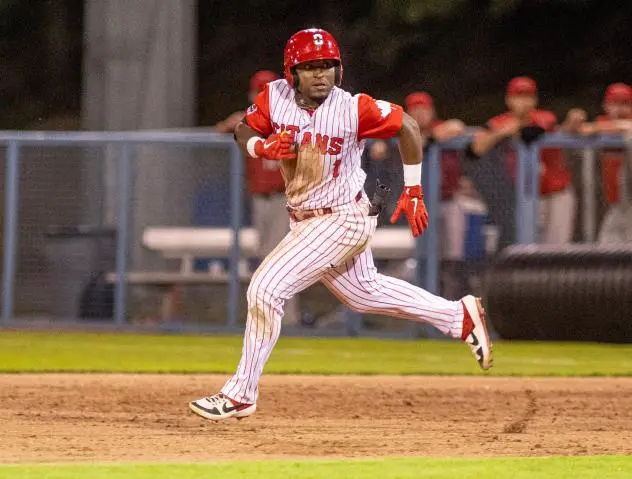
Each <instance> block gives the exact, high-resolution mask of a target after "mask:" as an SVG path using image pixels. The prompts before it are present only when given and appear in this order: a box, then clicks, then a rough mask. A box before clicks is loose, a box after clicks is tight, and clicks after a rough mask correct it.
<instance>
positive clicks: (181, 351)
mask: <svg viewBox="0 0 632 479" xmlns="http://www.w3.org/2000/svg"><path fill="white" fill-rule="evenodd" d="M241 342H242V338H241V337H237V336H175V335H174V336H169V335H133V334H115V333H105V334H97V333H50V332H16V331H4V332H0V372H49V371H50V372H53V371H55V372H57V371H76V372H81V371H90V372H145V373H157V372H160V373H177V372H181V373H223V374H225V373H230V372H232V371H233V369H234V368H235V366H236V364H237V361H238V359H239V355H240V353H241ZM494 351H495V366H494V368H493V369H492V372H491V373H490V374H492V375H517V376H522V375H525V376H607V375H610V376H630V375H632V345H608V344H590V343H538V342H508V341H505V342H503V341H499V342H497V343H496V344H495V347H494ZM266 372H267V373H282V374H291V373H297V374H480V370H479V369H478V366H477V365H476V363H475V361H474V359H473V358H472V356H471V353H470V352H469V350H468V348H467V346H465V345H463V344H460V343H459V342H458V341H394V340H380V339H346V338H345V339H342V338H341V339H316V338H283V337H282V338H281V340H280V341H279V343H278V345H277V347H276V348H275V350H274V352H273V353H272V357H271V360H270V362H269V364H268V366H267V367H266Z"/></svg>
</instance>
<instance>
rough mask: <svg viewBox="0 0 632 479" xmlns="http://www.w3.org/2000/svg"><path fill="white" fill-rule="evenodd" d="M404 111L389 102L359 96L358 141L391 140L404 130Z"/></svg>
mask: <svg viewBox="0 0 632 479" xmlns="http://www.w3.org/2000/svg"><path fill="white" fill-rule="evenodd" d="M403 122H404V110H403V109H402V107H401V106H399V105H395V104H394V103H390V102H388V101H383V100H374V99H373V98H371V97H370V96H369V95H365V94H360V95H358V140H365V139H367V138H391V137H393V136H395V135H396V134H397V133H398V132H399V130H401V129H402V124H403Z"/></svg>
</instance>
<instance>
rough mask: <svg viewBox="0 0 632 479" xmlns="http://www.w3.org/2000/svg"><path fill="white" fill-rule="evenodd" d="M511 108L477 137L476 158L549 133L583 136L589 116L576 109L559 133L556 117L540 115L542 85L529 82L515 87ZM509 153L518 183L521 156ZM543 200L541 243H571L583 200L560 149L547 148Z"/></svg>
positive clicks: (508, 101)
mask: <svg viewBox="0 0 632 479" xmlns="http://www.w3.org/2000/svg"><path fill="white" fill-rule="evenodd" d="M505 103H506V105H507V109H508V111H507V112H506V113H503V114H501V115H498V116H495V117H494V118H492V119H490V120H489V121H488V122H487V125H486V129H484V130H481V131H480V132H478V133H477V134H476V135H475V138H474V141H473V143H472V146H471V151H472V153H474V155H475V156H478V157H480V156H482V155H485V154H486V153H488V152H489V151H490V150H491V149H492V148H494V147H495V146H496V145H498V144H500V143H501V142H504V141H505V140H507V139H509V138H512V137H514V138H522V140H523V141H525V142H526V143H529V142H530V141H533V140H534V139H536V138H537V137H538V136H539V135H541V134H542V133H544V132H552V131H556V130H560V131H564V132H566V133H573V132H578V131H579V129H580V127H581V125H582V124H583V123H584V122H585V120H586V113H585V112H584V111H583V110H580V109H572V110H570V111H569V112H568V115H567V117H566V119H565V120H564V123H563V124H562V125H561V126H559V127H558V125H557V118H556V116H555V114H554V113H553V112H550V111H548V110H541V109H538V90H537V85H536V83H535V81H534V80H532V79H531V78H528V77H516V78H513V79H512V80H511V81H510V82H509V84H508V85H507V93H506V96H505ZM503 151H504V154H503V156H504V158H505V159H506V161H507V165H508V167H509V169H510V171H511V173H512V176H513V177H514V178H515V174H516V171H517V154H516V151H515V150H514V148H513V146H512V145H511V144H510V143H504V150H503ZM540 195H541V197H540V242H541V243H549V244H564V243H569V242H570V241H572V238H573V232H574V226H575V214H576V210H577V198H576V195H575V191H574V189H573V178H572V175H571V172H570V170H569V169H568V167H567V165H566V159H565V155H564V152H563V151H562V150H561V149H559V148H543V149H542V150H541V152H540Z"/></svg>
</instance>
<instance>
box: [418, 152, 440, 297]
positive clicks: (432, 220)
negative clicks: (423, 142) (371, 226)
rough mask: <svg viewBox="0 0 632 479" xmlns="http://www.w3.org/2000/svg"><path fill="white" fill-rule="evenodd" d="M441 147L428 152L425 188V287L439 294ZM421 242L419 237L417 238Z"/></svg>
mask: <svg viewBox="0 0 632 479" xmlns="http://www.w3.org/2000/svg"><path fill="white" fill-rule="evenodd" d="M439 151H440V149H439V147H438V146H437V145H433V146H431V147H430V150H429V152H428V159H427V161H426V165H424V166H426V167H427V168H428V173H427V176H426V178H427V182H426V190H425V198H426V204H427V207H428V228H427V229H426V231H425V232H424V236H426V272H425V273H426V274H425V278H424V280H425V281H424V284H425V289H427V290H428V291H430V292H431V293H433V294H439V229H438V222H439V218H440V215H439V208H441V204H440V198H439V191H440V190H441V175H440V173H439V172H440V168H441V165H440V164H439ZM417 242H419V239H417Z"/></svg>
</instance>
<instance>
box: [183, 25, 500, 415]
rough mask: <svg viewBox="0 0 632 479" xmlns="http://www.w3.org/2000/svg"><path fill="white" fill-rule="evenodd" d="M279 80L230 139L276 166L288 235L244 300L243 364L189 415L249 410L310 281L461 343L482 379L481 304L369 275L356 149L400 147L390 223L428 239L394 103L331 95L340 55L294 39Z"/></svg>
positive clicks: (417, 169)
mask: <svg viewBox="0 0 632 479" xmlns="http://www.w3.org/2000/svg"><path fill="white" fill-rule="evenodd" d="M284 69H285V78H284V79H282V80H277V81H274V82H271V83H268V84H267V85H266V87H265V89H264V91H263V92H262V93H261V94H260V95H258V96H257V99H256V100H255V102H254V104H253V105H252V106H251V107H250V108H249V109H248V111H247V114H246V117H245V119H244V122H243V123H241V124H240V125H238V127H237V128H236V130H235V137H236V141H237V142H238V143H239V145H240V147H241V148H242V150H243V151H244V153H247V154H248V155H249V156H252V157H258V158H261V157H264V158H267V159H269V160H271V161H279V162H280V164H281V171H282V172H283V176H284V178H285V193H286V196H287V209H288V212H289V216H290V232H289V233H288V234H287V236H286V237H285V238H284V239H283V240H282V241H281V243H279V245H278V246H277V247H276V248H275V249H274V250H273V251H272V252H271V253H270V255H268V257H266V259H265V260H264V261H263V263H262V264H261V265H260V267H259V268H258V269H257V271H256V272H255V274H254V276H253V278H252V281H251V283H250V286H249V288H248V293H247V294H248V298H247V299H248V318H247V323H246V332H245V337H244V344H243V349H242V356H241V360H240V362H239V366H238V368H237V372H236V373H235V375H234V376H233V377H232V378H230V379H229V380H228V381H227V382H226V384H225V385H224V387H223V388H222V390H221V392H220V393H218V394H215V395H213V396H208V397H204V398H202V399H198V400H196V401H193V402H191V403H190V404H189V406H190V408H191V410H192V411H193V412H195V413H196V414H199V415H200V416H202V417H205V418H208V419H211V420H214V421H220V420H224V419H228V418H230V417H236V418H238V419H239V418H244V417H246V416H250V415H251V414H253V413H254V412H255V410H256V408H257V397H258V393H259V379H260V377H261V374H262V371H263V367H264V366H265V364H266V362H267V360H268V358H269V356H270V353H271V352H272V349H273V348H274V345H275V344H276V342H277V339H278V338H279V334H280V332H281V320H282V319H283V305H284V303H285V301H287V300H288V299H289V298H291V297H293V296H294V295H295V294H297V293H298V292H300V291H302V290H304V289H305V288H307V287H309V286H310V285H312V284H314V283H316V282H317V281H320V282H322V283H323V284H324V285H325V286H326V287H327V288H328V289H329V290H330V291H331V292H332V293H333V294H334V295H335V296H336V297H337V298H338V299H340V301H342V302H343V303H344V304H346V305H347V306H348V307H350V308H351V309H353V310H356V311H360V312H364V313H375V314H385V315H389V316H393V317H397V318H402V319H408V320H412V321H420V322H426V323H429V324H431V325H433V326H435V327H436V328H437V329H439V330H440V331H441V332H442V333H443V334H446V335H448V336H450V337H453V338H458V339H461V340H462V341H464V342H465V343H467V344H468V345H469V346H470V348H471V350H472V352H473V354H474V356H475V357H476V359H477V360H478V362H479V364H480V366H481V367H482V368H483V369H488V368H489V367H491V363H492V356H491V353H492V352H491V342H490V339H489V335H488V334H487V328H486V325H485V316H484V311H483V308H482V306H481V302H480V300H479V299H478V298H475V297H474V296H466V297H464V298H462V299H461V300H460V301H448V300H446V299H443V298H440V297H437V296H435V295H433V294H430V293H429V292H427V291H424V290H423V289H421V288H418V287H416V286H413V285H412V284H409V283H406V282H405V281H402V280H399V279H395V278H390V277H388V276H384V275H381V274H379V273H378V272H377V270H376V268H375V266H374V264H373V257H372V254H371V248H370V240H371V236H372V235H373V233H374V232H375V228H376V223H377V218H376V216H371V215H370V214H369V209H370V206H371V205H370V202H369V200H368V198H367V197H366V194H365V193H364V190H363V184H364V179H365V173H364V172H363V171H362V169H361V168H360V161H361V154H362V150H363V148H364V142H365V140H366V139H367V138H389V137H393V136H398V137H399V147H400V152H401V156H402V161H403V163H404V165H403V168H404V191H403V192H402V194H401V196H400V198H399V202H398V206H397V209H396V211H395V213H394V214H393V216H392V218H391V221H396V220H397V218H398V217H399V216H400V214H402V213H403V214H404V215H405V216H406V218H407V219H408V222H409V224H410V227H411V229H412V234H413V236H419V235H420V234H421V233H422V232H423V230H424V229H425V228H426V227H427V222H428V213H427V211H426V207H425V205H424V196H423V192H422V189H421V156H422V141H421V136H420V133H419V127H418V126H417V123H416V122H415V120H413V119H412V118H411V117H410V116H409V115H407V114H405V113H404V112H403V110H402V108H401V107H400V106H398V105H395V104H393V103H389V102H387V101H382V100H374V99H373V98H371V97H370V96H368V95H364V94H359V95H355V96H352V95H351V94H349V93H347V92H346V91H344V90H342V89H341V88H340V83H341V80H342V76H343V68H342V63H341V61H340V51H339V49H338V45H337V44H336V41H335V39H334V38H333V36H332V35H331V34H329V33H328V32H326V31H325V30H321V29H308V30H302V31H300V32H298V33H296V34H294V35H293V36H292V37H291V38H290V39H289V40H288V42H287V45H286V47H285V53H284Z"/></svg>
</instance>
